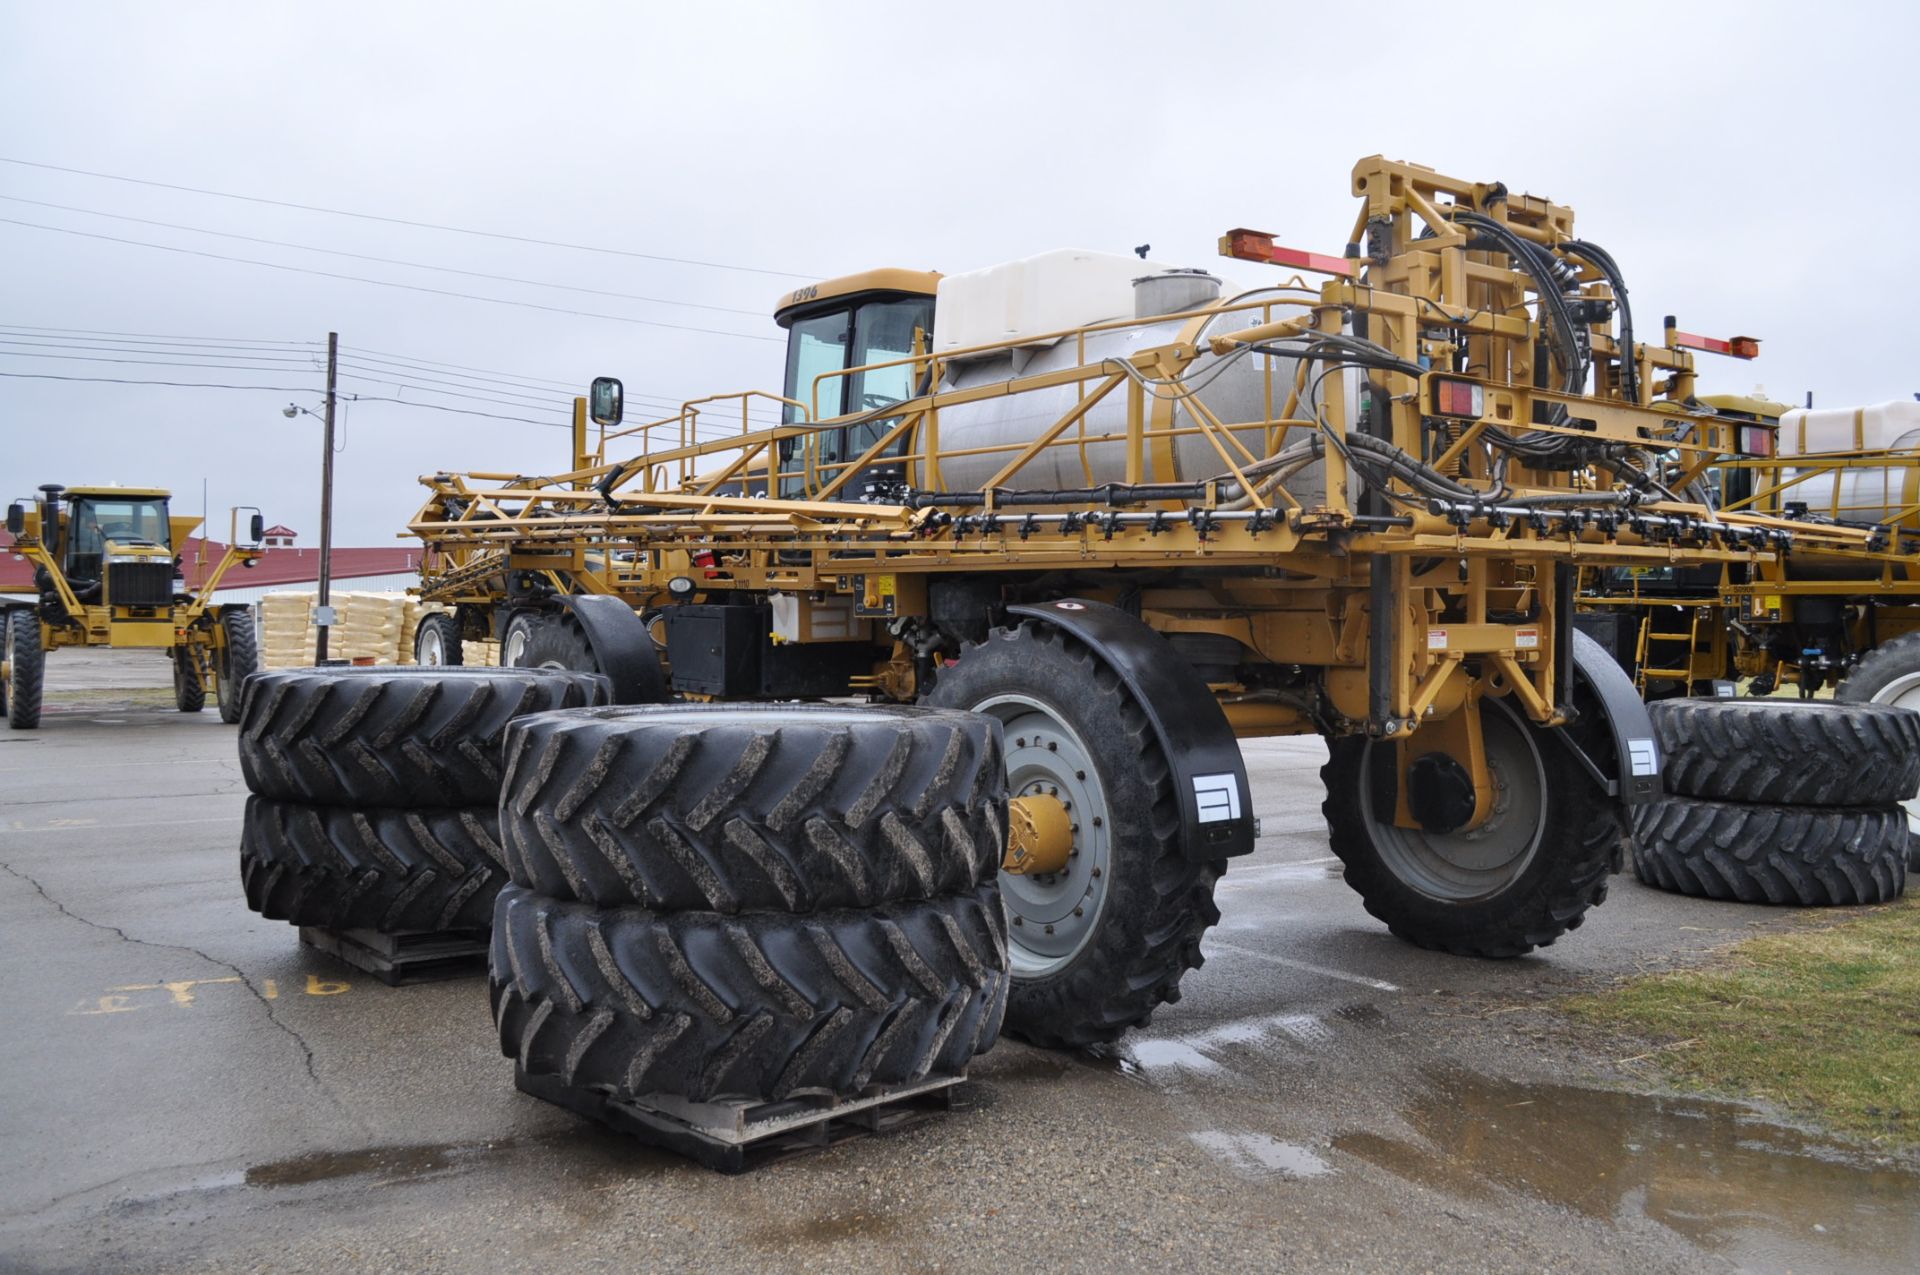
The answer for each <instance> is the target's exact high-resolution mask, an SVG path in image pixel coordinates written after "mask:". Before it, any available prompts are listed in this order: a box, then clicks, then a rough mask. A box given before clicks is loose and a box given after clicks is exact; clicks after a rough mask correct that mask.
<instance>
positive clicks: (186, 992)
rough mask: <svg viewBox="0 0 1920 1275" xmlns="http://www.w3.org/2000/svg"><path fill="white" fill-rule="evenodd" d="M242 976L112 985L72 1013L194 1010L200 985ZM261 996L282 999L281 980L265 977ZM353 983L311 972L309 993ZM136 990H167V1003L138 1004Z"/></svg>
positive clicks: (238, 980)
mask: <svg viewBox="0 0 1920 1275" xmlns="http://www.w3.org/2000/svg"><path fill="white" fill-rule="evenodd" d="M245 981H246V980H245V979H243V978H240V977H239V976H238V975H232V974H229V975H227V976H226V977H224V978H182V979H173V980H171V981H168V982H164V983H123V984H121V985H120V986H118V987H110V988H108V989H107V992H106V994H105V995H104V996H98V997H94V998H92V999H90V1000H83V1001H81V1002H80V1005H79V1007H78V1008H76V1009H70V1010H68V1011H67V1013H68V1014H69V1015H76V1014H77V1015H93V1014H131V1013H133V1012H134V1011H135V1010H141V1009H151V1008H153V1007H154V1006H155V1005H157V1004H162V1003H164V1004H166V1005H168V1006H171V1007H172V1008H174V1009H192V1008H193V1006H194V1005H195V1004H196V1003H197V1000H198V998H197V996H196V995H195V993H194V988H196V987H210V986H213V985H215V984H218V983H244V982H245ZM261 983H262V991H261V996H262V997H263V998H264V999H266V1000H278V999H279V997H280V983H279V981H278V980H277V979H271V978H269V979H262V980H261ZM352 989H353V985H352V984H351V983H349V982H347V981H346V980H345V979H333V978H321V977H319V976H318V975H316V974H309V975H307V985H306V988H305V991H306V994H307V995H309V996H338V995H340V994H341V993H342V992H347V991H351V990H352ZM136 992H165V993H166V994H167V999H166V1000H165V1001H164V1002H159V1001H155V1000H154V999H153V998H151V997H149V998H147V1001H146V1003H145V1004H136V1003H134V999H135V998H134V995H133V994H134V993H136Z"/></svg>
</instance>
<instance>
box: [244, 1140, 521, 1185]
mask: <svg viewBox="0 0 1920 1275" xmlns="http://www.w3.org/2000/svg"><path fill="white" fill-rule="evenodd" d="M501 1145H504V1144H501ZM493 1149H494V1147H493V1146H483V1145H477V1144H469V1145H465V1146H455V1145H447V1146H412V1147H366V1148H363V1149H360V1150H355V1151H334V1152H317V1153H315V1154H313V1155H303V1156H295V1157H294V1158H293V1159H290V1160H276V1161H274V1162H272V1163H270V1164H256V1165H253V1166H251V1167H249V1168H248V1169H247V1172H246V1184H247V1185H248V1186H260V1187H272V1186H307V1185H309V1184H311V1183H314V1182H330V1181H333V1180H335V1179H338V1178H352V1177H363V1176H377V1177H380V1178H382V1179H385V1180H388V1181H392V1180H395V1179H408V1178H422V1177H426V1176H428V1175H430V1174H434V1173H443V1172H445V1171H446V1170H448V1169H451V1168H453V1167H455V1162H456V1161H458V1160H461V1159H471V1158H472V1157H473V1156H474V1155H475V1154H476V1153H481V1152H486V1151H490V1150H493Z"/></svg>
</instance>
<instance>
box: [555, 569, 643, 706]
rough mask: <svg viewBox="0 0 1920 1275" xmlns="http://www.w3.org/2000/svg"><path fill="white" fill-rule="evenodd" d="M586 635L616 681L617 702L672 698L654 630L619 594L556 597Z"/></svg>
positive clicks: (598, 660) (604, 670)
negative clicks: (652, 630)
mask: <svg viewBox="0 0 1920 1275" xmlns="http://www.w3.org/2000/svg"><path fill="white" fill-rule="evenodd" d="M556 600H557V601H558V602H559V604H560V606H561V608H562V609H563V610H566V611H568V612H570V613H571V614H572V615H573V618H574V619H575V620H576V621H578V622H579V624H580V631H581V632H582V633H584V634H585V635H586V638H587V646H588V647H589V648H590V649H591V650H592V651H593V658H594V662H595V663H597V664H598V665H599V666H600V671H601V672H602V673H604V674H605V675H606V677H607V680H608V681H610V682H611V683H613V702H614V703H616V704H664V703H666V702H667V700H668V699H670V698H672V696H671V693H670V692H669V690H668V688H667V675H666V672H665V670H663V669H662V668H661V667H660V651H659V648H658V647H657V646H656V645H655V643H654V640H653V634H652V632H651V631H649V630H648V628H647V626H646V624H645V623H643V622H642V621H641V619H640V617H639V615H637V614H636V613H635V612H634V609H633V608H632V607H630V606H628V605H627V604H626V603H624V602H622V601H621V600H620V599H619V598H616V597H612V596H611V595H608V594H604V593H580V594H570V595H567V596H564V597H561V598H558V599H556Z"/></svg>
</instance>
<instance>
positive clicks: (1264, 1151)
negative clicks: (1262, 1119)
mask: <svg viewBox="0 0 1920 1275" xmlns="http://www.w3.org/2000/svg"><path fill="white" fill-rule="evenodd" d="M1187 1136H1188V1137H1189V1138H1191V1139H1193V1141H1194V1142H1195V1143H1197V1144H1199V1145H1200V1146H1201V1147H1203V1148H1205V1149H1206V1150H1207V1151H1209V1152H1211V1153H1213V1154H1214V1155H1216V1156H1218V1157H1219V1158H1220V1159H1222V1160H1225V1161H1226V1162H1227V1163H1228V1164H1231V1165H1232V1166H1233V1167H1235V1168H1236V1169H1240V1170H1242V1171H1245V1172H1251V1173H1255V1174H1259V1175H1262V1176H1266V1175H1273V1176H1278V1177H1282V1178H1317V1177H1320V1176H1321V1175H1323V1174H1327V1173H1331V1172H1333V1166H1332V1165H1330V1164H1328V1163H1327V1162H1326V1160H1324V1159H1323V1158H1321V1157H1320V1156H1319V1155H1317V1154H1316V1153H1314V1152H1313V1151H1312V1150H1310V1149H1309V1148H1307V1147H1303V1146H1300V1145H1298V1144H1297V1143H1292V1142H1282V1141H1280V1140H1279V1139H1278V1138H1274V1137H1269V1136H1268V1135H1267V1134H1264V1133H1225V1132H1222V1131H1220V1130H1215V1129H1210V1130H1208V1131H1206V1132H1204V1133H1190V1134H1188V1135H1187Z"/></svg>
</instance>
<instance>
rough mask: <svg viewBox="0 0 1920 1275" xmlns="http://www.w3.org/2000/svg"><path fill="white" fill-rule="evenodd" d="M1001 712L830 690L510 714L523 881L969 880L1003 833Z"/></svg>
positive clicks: (807, 908)
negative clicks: (809, 698) (876, 700)
mask: <svg viewBox="0 0 1920 1275" xmlns="http://www.w3.org/2000/svg"><path fill="white" fill-rule="evenodd" d="M999 736H1000V728H999V724H998V723H997V722H995V721H993V720H992V719H990V718H984V717H976V716H974V715H973V714H970V713H954V712H948V711H942V710H933V709H924V708H890V707H857V708H856V707H840V706H836V705H824V704H815V705H805V704H778V705H763V706H739V705H728V704H674V705H658V706H638V707H620V708H596V709H588V710H584V711H581V712H577V713H568V714H564V715H555V716H547V717H538V718H532V719H529V720H527V721H523V722H516V723H515V724H514V725H513V726H512V727H510V728H509V729H508V732H507V777H506V782H505V785H504V786H503V788H502V790H501V804H500V817H501V828H500V831H501V835H502V836H503V837H504V838H505V844H506V847H507V859H508V866H509V868H510V870H511V871H512V873H513V880H514V882H515V883H516V884H519V885H525V886H528V887H530V888H532V889H534V890H535V891H537V892H539V893H541V894H544V895H547V896H548V897H550V898H556V899H563V900H565V899H573V900H579V901H582V902H586V903H593V904H597V905H598V906H601V907H619V906H624V905H627V904H637V905H640V906H643V907H648V908H652V909H654V910H655V911H658V912H679V911H708V912H726V913H733V912H741V911H776V912H811V911H814V910H817V909H821V908H859V907H873V906H876V905H878V904H882V903H892V902H895V901H898V900H902V899H923V898H930V897H932V896H935V895H940V894H947V893H951V892H953V891H956V890H968V889H972V888H973V887H974V886H976V885H978V884H980V883H981V882H982V881H988V880H991V879H992V878H993V875H994V873H995V872H997V871H998V870H999V866H1000V858H1001V855H1002V853H1003V851H1004V850H1005V845H1006V827H1007V817H1006V769H1005V767H1004V765H1003V764H1002V761H1001V750H1000V738H999Z"/></svg>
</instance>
